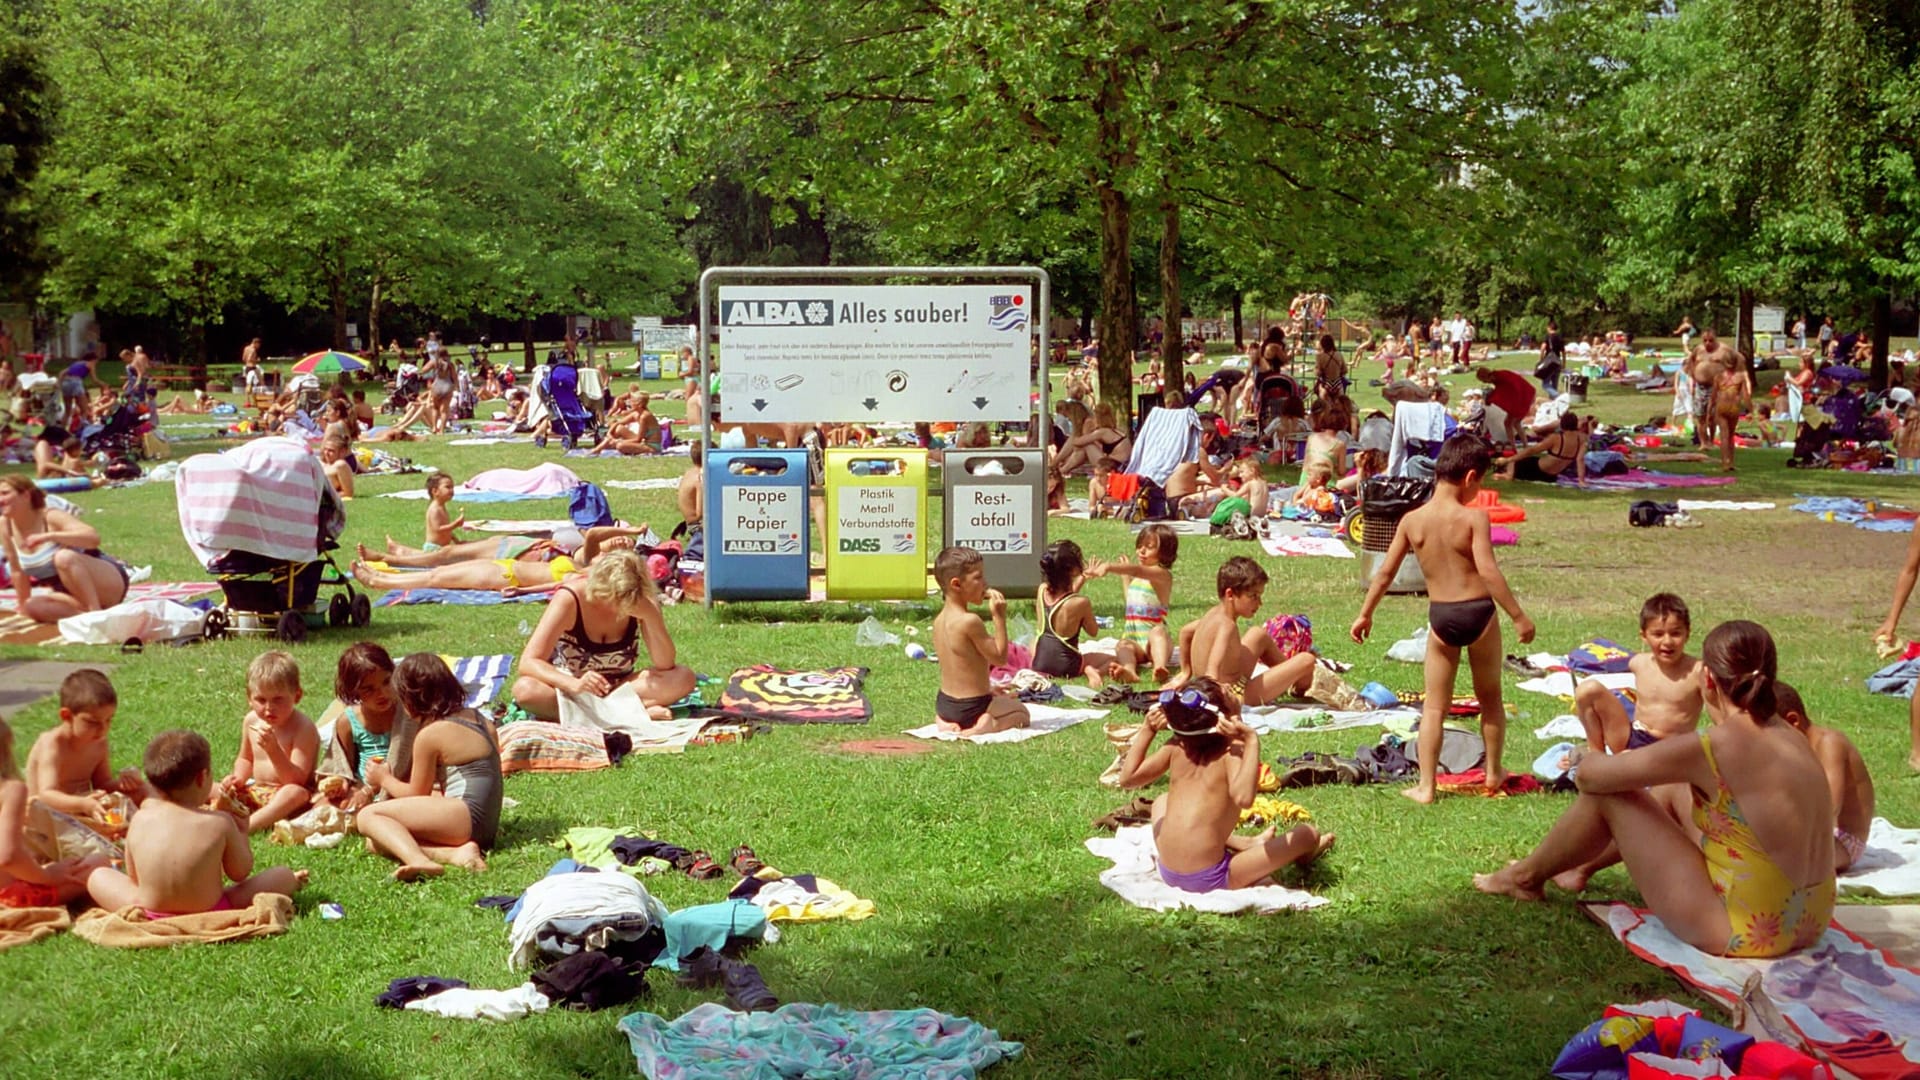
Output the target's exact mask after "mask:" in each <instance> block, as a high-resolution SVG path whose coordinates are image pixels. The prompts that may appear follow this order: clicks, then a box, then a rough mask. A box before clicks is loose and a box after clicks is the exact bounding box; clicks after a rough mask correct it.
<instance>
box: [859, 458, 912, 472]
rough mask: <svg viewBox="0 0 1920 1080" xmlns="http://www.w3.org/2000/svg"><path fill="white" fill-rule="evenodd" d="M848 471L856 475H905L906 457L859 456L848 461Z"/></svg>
mask: <svg viewBox="0 0 1920 1080" xmlns="http://www.w3.org/2000/svg"><path fill="white" fill-rule="evenodd" d="M847 471H848V472H850V473H852V474H853V475H855V476H905V475H906V472H907V462H906V459H905V458H894V457H857V458H853V459H852V460H850V461H848V462H847Z"/></svg>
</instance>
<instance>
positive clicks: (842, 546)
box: [826, 447, 929, 600]
mask: <svg viewBox="0 0 1920 1080" xmlns="http://www.w3.org/2000/svg"><path fill="white" fill-rule="evenodd" d="M826 489H827V599H829V600H921V599H925V598H926V595H927V534H928V529H929V524H928V521H927V452H926V451H925V450H909V449H900V448H896V447H886V448H881V449H836V450H828V451H827V452H826Z"/></svg>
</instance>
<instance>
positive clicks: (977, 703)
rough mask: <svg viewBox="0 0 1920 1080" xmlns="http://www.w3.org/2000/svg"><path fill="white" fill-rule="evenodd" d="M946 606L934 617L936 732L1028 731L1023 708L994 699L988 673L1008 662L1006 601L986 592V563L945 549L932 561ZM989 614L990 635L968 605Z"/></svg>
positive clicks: (1012, 699)
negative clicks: (937, 678) (937, 664)
mask: <svg viewBox="0 0 1920 1080" xmlns="http://www.w3.org/2000/svg"><path fill="white" fill-rule="evenodd" d="M933 575H934V577H935V578H937V579H938V580H939V582H940V591H941V592H942V593H944V594H945V595H946V603H945V604H944V605H942V606H941V608H940V614H938V615H935V616H934V617H933V647H934V650H935V652H936V653H937V654H938V655H939V657H940V693H939V696H937V697H935V698H934V713H935V715H937V716H938V717H939V720H940V726H941V727H942V728H944V729H947V730H949V731H958V732H960V733H962V734H965V735H984V734H986V733H988V732H990V731H1005V730H1007V729H1008V728H1022V727H1026V726H1027V707H1026V706H1025V705H1022V704H1020V699H1019V698H1018V697H1016V696H1014V695H1012V694H996V693H994V692H993V686H992V684H991V683H990V682H989V681H988V678H987V673H988V671H989V670H991V669H992V667H993V666H994V665H995V664H1004V663H1006V662H1007V598H1006V597H1004V596H1002V595H1000V591H999V590H998V589H989V588H987V567H986V561H985V560H984V559H982V558H981V557H980V553H979V552H977V551H975V550H973V549H972V548H970V547H950V548H944V549H942V550H941V552H940V556H939V558H937V559H935V560H934V561H933ZM983 601H984V602H985V603H986V604H987V606H988V608H989V609H990V610H991V611H992V612H993V634H992V636H988V634H987V625H986V623H985V622H983V621H982V620H981V618H980V616H978V615H975V614H974V613H973V611H972V608H971V605H973V604H978V603H981V602H983Z"/></svg>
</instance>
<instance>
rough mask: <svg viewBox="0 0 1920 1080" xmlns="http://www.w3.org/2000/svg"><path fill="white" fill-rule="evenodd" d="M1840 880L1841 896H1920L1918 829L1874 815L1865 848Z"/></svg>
mask: <svg viewBox="0 0 1920 1080" xmlns="http://www.w3.org/2000/svg"><path fill="white" fill-rule="evenodd" d="M1839 883H1840V893H1841V895H1843V896H1920V829H1900V828H1895V827H1894V825H1893V823H1892V822H1890V821H1888V820H1887V819H1886V818H1880V817H1877V818H1874V819H1873V826H1872V828H1870V829H1869V830H1868V831H1867V847H1866V850H1865V851H1862V852H1861V853H1860V857H1859V858H1858V859H1856V860H1854V863H1853V865H1852V866H1849V867H1847V869H1846V871H1845V872H1843V873H1842V874H1841V875H1840V882H1839Z"/></svg>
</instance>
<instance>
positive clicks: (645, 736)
mask: <svg viewBox="0 0 1920 1080" xmlns="http://www.w3.org/2000/svg"><path fill="white" fill-rule="evenodd" d="M559 697H560V726H561V727H570V728H589V729H592V730H594V731H618V732H621V733H622V734H625V735H626V736H627V737H629V738H631V739H632V740H633V752H634V753H636V754H678V753H680V752H682V751H684V750H685V749H686V748H687V743H688V742H689V741H690V740H692V738H693V737H694V736H695V735H698V734H700V729H701V728H703V727H705V726H707V721H708V720H709V719H711V717H692V718H689V719H684V720H655V719H652V718H651V717H649V716H648V715H647V706H646V705H645V704H644V703H643V702H642V701H641V700H640V691H639V690H638V689H637V688H636V687H635V686H634V684H633V683H632V682H625V683H622V684H620V685H619V686H618V687H616V688H615V689H614V691H613V693H611V694H608V695H607V696H606V697H594V696H593V695H592V694H570V693H566V692H564V691H563V692H562V693H561V694H560V695H559Z"/></svg>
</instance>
